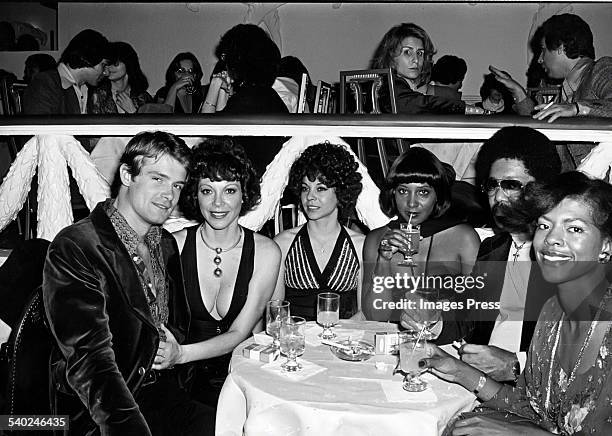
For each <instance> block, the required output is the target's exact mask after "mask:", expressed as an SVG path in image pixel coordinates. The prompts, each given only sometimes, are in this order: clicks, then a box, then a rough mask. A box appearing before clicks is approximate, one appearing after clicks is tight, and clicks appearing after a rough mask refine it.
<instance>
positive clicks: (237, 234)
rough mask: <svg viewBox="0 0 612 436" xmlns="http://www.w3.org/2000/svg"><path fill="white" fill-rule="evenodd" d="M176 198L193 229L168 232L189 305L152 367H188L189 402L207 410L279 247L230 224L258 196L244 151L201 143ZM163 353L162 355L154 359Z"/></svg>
mask: <svg viewBox="0 0 612 436" xmlns="http://www.w3.org/2000/svg"><path fill="white" fill-rule="evenodd" d="M189 173H190V176H189V181H188V182H187V184H186V186H185V189H184V191H183V194H182V196H181V200H180V207H181V210H182V211H183V213H184V214H185V217H187V218H190V219H195V220H197V221H200V222H201V224H198V225H196V226H192V227H188V228H186V229H184V230H181V231H179V232H177V233H174V237H175V238H176V240H177V242H178V244H179V247H180V250H181V259H182V265H183V275H184V277H185V287H186V290H187V300H188V302H189V306H190V308H191V325H190V327H189V332H188V334H187V340H186V342H185V343H184V344H182V345H181V344H178V343H177V342H176V340H175V339H174V337H173V336H172V335H171V334H169V335H168V336H167V339H166V340H165V341H161V342H160V344H159V352H158V357H157V358H156V359H155V365H154V368H156V369H164V368H169V367H172V366H174V365H177V364H179V365H184V364H189V365H188V369H189V372H190V379H191V383H190V393H191V397H192V398H194V399H196V400H198V401H200V402H202V403H204V404H205V405H207V406H208V407H209V415H208V416H209V421H210V426H209V429H210V431H209V430H207V429H203V431H206V433H205V434H214V422H215V410H216V407H217V400H218V398H219V394H220V392H221V387H222V386H223V382H224V381H225V378H226V376H227V371H228V367H229V361H230V358H231V354H232V351H233V350H234V348H235V347H236V346H237V345H238V344H240V343H241V342H242V341H244V340H245V339H246V338H247V337H249V336H250V335H251V333H252V331H253V328H254V327H255V325H256V324H257V323H258V321H259V320H260V318H261V317H262V314H263V313H264V311H265V308H266V303H267V302H268V301H269V300H270V296H271V295H272V292H273V291H274V285H275V283H276V278H277V276H278V269H279V263H280V250H279V249H278V246H277V245H276V244H275V243H274V241H272V240H271V239H268V238H266V237H265V236H262V235H260V234H257V233H254V232H252V231H251V230H249V229H247V228H244V227H242V226H240V225H239V224H238V219H239V218H240V216H242V215H244V214H245V213H246V212H248V211H249V210H251V209H252V208H253V207H254V206H255V205H256V204H257V203H258V202H259V199H260V195H261V194H260V185H259V179H258V178H257V176H256V174H255V171H254V169H253V166H252V164H251V162H250V161H249V159H248V158H247V157H246V154H245V152H244V149H243V148H242V147H241V146H240V145H238V144H236V143H234V142H233V141H232V140H231V139H209V140H207V141H204V142H203V143H201V144H200V145H198V146H196V147H195V148H194V149H193V152H192V163H191V166H190V172H189ZM162 355H163V356H164V357H163V358H162V357H161V356H162Z"/></svg>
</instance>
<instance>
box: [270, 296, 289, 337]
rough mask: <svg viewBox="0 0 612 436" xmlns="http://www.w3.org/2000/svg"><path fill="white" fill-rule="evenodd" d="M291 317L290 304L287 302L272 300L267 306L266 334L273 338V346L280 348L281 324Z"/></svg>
mask: <svg viewBox="0 0 612 436" xmlns="http://www.w3.org/2000/svg"><path fill="white" fill-rule="evenodd" d="M288 316H289V302H288V301H285V300H270V301H268V304H266V333H267V334H268V336H272V339H273V340H272V345H273V346H274V347H275V348H278V347H279V346H280V340H279V335H280V333H279V332H280V327H281V322H282V320H284V319H285V318H287V317H288Z"/></svg>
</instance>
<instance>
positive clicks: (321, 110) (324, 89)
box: [313, 80, 332, 114]
mask: <svg viewBox="0 0 612 436" xmlns="http://www.w3.org/2000/svg"><path fill="white" fill-rule="evenodd" d="M331 91H332V86H331V84H329V83H327V82H323V81H322V80H319V81H318V82H317V93H316V94H315V104H314V109H313V113H315V114H327V113H329V107H330V106H329V102H330V99H331Z"/></svg>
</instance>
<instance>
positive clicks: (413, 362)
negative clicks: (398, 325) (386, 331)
mask: <svg viewBox="0 0 612 436" xmlns="http://www.w3.org/2000/svg"><path fill="white" fill-rule="evenodd" d="M426 343H427V341H426V340H425V339H424V338H423V335H420V336H415V337H412V338H410V339H408V340H407V341H406V342H404V343H402V344H400V345H399V358H400V368H401V369H402V372H404V373H405V374H406V376H405V377H404V383H403V388H404V390H405V391H408V392H422V391H424V390H425V389H427V382H426V381H425V380H423V379H421V377H420V375H421V373H423V372H424V371H425V369H424V368H423V369H422V368H419V360H421V359H425V358H427V348H426V346H425V345H426Z"/></svg>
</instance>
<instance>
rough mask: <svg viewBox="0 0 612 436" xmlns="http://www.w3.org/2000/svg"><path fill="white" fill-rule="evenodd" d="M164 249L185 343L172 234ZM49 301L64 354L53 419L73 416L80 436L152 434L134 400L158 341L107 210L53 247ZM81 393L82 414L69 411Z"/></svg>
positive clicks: (171, 323)
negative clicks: (68, 415)
mask: <svg viewBox="0 0 612 436" xmlns="http://www.w3.org/2000/svg"><path fill="white" fill-rule="evenodd" d="M161 245H162V252H163V258H164V263H165V267H166V281H167V283H168V292H169V296H168V306H169V319H168V325H167V327H168V329H170V330H171V331H172V332H173V334H174V335H175V337H176V339H177V340H178V341H179V342H183V340H184V339H185V337H186V333H187V331H188V329H189V320H190V313H189V308H188V305H187V298H186V295H185V289H184V282H183V275H182V271H181V264H180V256H179V252H178V248H177V246H176V242H175V241H174V238H173V237H172V236H171V235H170V234H169V233H168V232H167V231H165V230H164V231H163V235H162V240H161ZM43 299H44V305H45V311H46V314H47V317H48V319H49V325H50V329H51V332H52V334H53V336H54V337H55V339H56V341H57V346H58V351H59V352H57V353H55V354H54V356H52V359H51V378H52V380H51V383H52V384H51V395H52V400H54V402H55V410H54V411H53V413H56V414H71V415H72V416H71V417H73V418H74V421H71V429H72V428H75V429H76V428H78V429H80V430H79V434H98V431H99V433H101V434H103V435H148V434H150V430H149V427H148V425H147V423H146V422H145V419H144V417H143V415H142V413H141V412H140V410H139V408H138V405H137V403H136V401H135V398H136V397H137V394H138V391H139V388H140V386H141V384H142V381H143V378H144V376H145V373H146V372H147V371H148V370H150V368H151V365H152V364H153V360H154V358H155V354H156V352H157V347H158V344H159V334H158V331H157V329H156V327H155V325H154V322H153V318H152V317H151V314H150V310H149V307H148V304H147V301H146V298H145V295H144V292H143V290H142V285H141V283H140V281H139V278H138V275H137V271H136V268H135V266H134V264H133V262H132V260H131V259H130V255H129V254H128V251H127V249H126V248H125V246H124V245H123V243H122V242H121V240H120V239H119V236H118V235H117V233H116V232H115V229H114V227H113V225H112V223H111V221H110V218H109V217H108V215H107V214H106V212H105V211H104V209H103V206H102V203H100V204H98V205H97V206H96V208H95V209H94V210H93V211H92V213H91V214H90V215H89V216H88V217H87V218H85V219H84V220H82V221H79V222H78V223H76V224H73V225H71V226H69V227H67V228H65V229H63V230H62V231H61V232H60V233H59V234H58V235H57V237H56V238H55V239H54V240H53V242H52V243H51V245H50V247H49V251H48V254H47V260H46V263H45V267H44V274H43ZM71 394H72V395H71ZM75 394H76V396H78V398H79V399H80V403H79V402H78V401H77V402H76V404H77V405H79V406H80V410H78V411H76V413H74V410H70V409H72V408H73V407H74V404H75ZM70 396H72V398H70ZM66 409H69V410H66ZM67 412H68V413H67ZM92 420H93V422H92ZM71 433H72V432H71Z"/></svg>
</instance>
